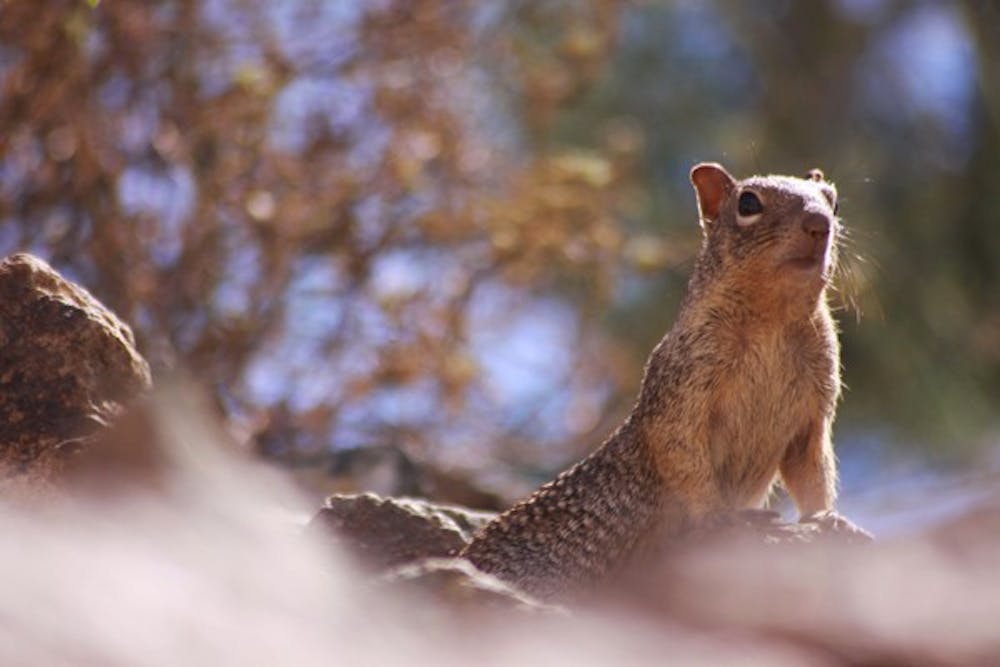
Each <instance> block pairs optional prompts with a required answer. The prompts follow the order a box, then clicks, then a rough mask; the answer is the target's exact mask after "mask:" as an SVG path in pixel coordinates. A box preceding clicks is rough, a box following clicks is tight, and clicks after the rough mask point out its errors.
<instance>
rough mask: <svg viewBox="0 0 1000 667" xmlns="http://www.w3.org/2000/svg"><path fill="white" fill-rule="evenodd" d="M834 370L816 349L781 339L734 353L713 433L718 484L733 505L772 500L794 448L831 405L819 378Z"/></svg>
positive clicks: (723, 375)
mask: <svg viewBox="0 0 1000 667" xmlns="http://www.w3.org/2000/svg"><path fill="white" fill-rule="evenodd" d="M835 363H836V362H835V360H830V359H825V358H824V355H823V353H822V350H820V349H818V348H816V347H815V346H810V345H803V342H802V341H801V340H797V339H795V338H788V337H782V336H778V335H774V336H771V337H768V338H763V337H762V338H759V339H750V340H745V341H740V344H739V345H734V347H733V349H731V350H730V351H729V353H728V355H727V363H726V364H725V365H724V366H723V367H722V370H721V372H720V374H719V376H718V377H717V378H716V382H715V390H714V392H713V394H714V395H713V397H712V399H713V400H712V401H711V403H710V404H711V406H712V407H711V409H710V411H709V414H708V416H707V424H706V428H707V431H708V446H709V453H710V456H711V458H712V466H713V469H714V470H715V474H716V478H717V480H718V481H719V483H720V484H721V486H722V491H723V495H724V496H726V497H727V498H728V499H729V500H730V501H731V503H732V504H734V505H745V504H748V503H750V504H753V503H756V502H757V501H758V500H760V499H762V496H763V495H765V494H766V493H767V490H768V489H769V488H770V485H771V482H772V480H773V479H774V477H775V474H776V473H777V470H778V465H779V463H780V461H781V458H782V456H783V455H784V452H785V449H786V448H787V446H788V444H789V443H790V442H791V441H792V440H793V439H794V438H795V436H796V435H797V434H799V433H801V432H802V430H803V429H805V428H806V427H807V426H808V425H809V424H810V423H811V422H812V421H813V420H815V419H817V418H819V417H820V415H821V413H822V411H823V406H824V405H826V404H827V403H828V397H827V396H825V395H824V394H825V392H824V391H823V389H822V388H823V386H824V383H823V382H822V381H819V380H820V377H819V376H820V374H827V375H828V374H829V373H831V364H834V365H835Z"/></svg>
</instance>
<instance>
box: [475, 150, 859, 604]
mask: <svg viewBox="0 0 1000 667" xmlns="http://www.w3.org/2000/svg"><path fill="white" fill-rule="evenodd" d="M690 178H691V183H692V185H693V186H694V190H695V194H696V198H697V203H698V212H699V219H700V224H701V228H702V245H701V250H700V252H699V254H698V257H697V260H696V262H695V267H694V272H693V275H692V277H691V280H690V282H689V284H688V290H687V294H686V296H685V298H684V300H683V301H682V303H681V307H680V311H679V313H678V316H677V319H676V322H675V324H674V326H673V328H672V329H671V330H670V331H669V332H668V333H667V334H666V336H664V338H663V339H662V340H661V341H660V343H659V344H658V345H657V346H656V348H655V349H654V350H653V352H652V354H651V355H650V357H649V360H648V361H647V363H646V367H645V371H644V375H643V380H642V385H641V388H640V391H639V396H638V399H637V400H636V403H635V406H634V407H633V409H632V411H631V413H630V414H629V416H628V417H627V418H626V419H625V421H624V423H623V424H622V425H621V426H620V427H619V428H618V429H617V430H616V431H615V432H614V433H613V434H612V435H611V436H610V437H609V438H608V439H607V440H606V441H605V442H604V444H602V445H601V447H599V448H598V449H597V450H596V451H594V452H593V453H592V454H591V455H590V456H588V457H587V458H585V459H584V460H583V461H581V462H579V463H578V464H576V465H575V466H573V467H572V468H570V469H569V470H567V471H565V472H563V473H562V474H560V475H559V476H558V477H557V478H556V479H555V480H554V481H552V482H549V483H548V484H545V485H544V486H542V487H541V488H540V489H538V490H537V491H536V492H535V493H534V494H533V495H531V496H530V497H529V498H527V499H526V500H523V501H521V502H520V503H518V504H517V505H515V506H514V507H512V508H511V509H509V510H507V511H506V512H504V513H503V514H501V515H500V516H498V517H497V518H496V519H494V520H493V521H491V522H490V523H489V524H487V525H486V526H485V527H484V528H483V529H482V530H481V531H480V532H479V533H478V534H477V535H476V536H475V537H474V538H473V540H472V541H471V542H470V543H469V544H468V545H467V546H466V547H465V548H464V549H463V550H462V551H461V553H460V556H462V557H464V558H466V559H468V560H469V561H471V562H472V563H473V564H474V565H475V566H477V567H478V568H479V569H480V570H483V571H485V572H488V573H490V574H493V575H494V576H497V577H498V578H500V579H503V580H505V581H508V582H509V583H512V584H514V585H515V586H518V587H519V588H521V589H523V590H525V591H526V592H528V593H531V594H534V595H536V596H537V597H540V598H543V599H544V598H553V597H561V596H564V595H567V594H570V593H572V592H574V591H576V590H579V589H583V588H590V587H594V586H596V585H597V584H599V583H601V582H603V581H605V580H607V579H608V578H609V577H610V576H611V575H612V574H613V573H615V572H616V571H619V570H621V569H622V568H623V567H624V566H625V565H627V564H629V563H634V562H635V561H636V560H637V559H638V558H640V557H641V556H642V555H649V554H651V553H652V552H653V550H655V548H657V547H658V546H660V545H662V544H663V543H664V541H665V540H666V539H669V538H670V537H676V536H678V535H680V534H682V533H683V532H684V531H685V530H687V529H689V528H691V527H693V526H695V525H699V524H703V523H711V522H713V521H719V522H721V523H726V522H727V519H726V517H732V516H733V513H734V512H739V511H744V510H752V509H754V508H760V507H762V506H763V504H764V503H765V502H766V500H767V498H768V497H769V495H770V494H771V491H772V488H773V487H774V485H775V483H776V482H777V481H778V479H779V478H780V480H781V482H782V483H783V485H784V487H785V489H786V490H787V491H788V494H789V495H790V496H791V498H792V500H793V501H794V502H795V504H796V506H797V508H798V510H799V512H800V514H801V517H802V518H801V521H804V522H808V521H812V522H817V523H821V524H825V525H827V526H829V527H832V528H833V529H835V530H838V531H845V532H847V533H848V534H849V535H857V536H859V537H860V538H862V539H871V536H870V535H868V533H866V532H865V531H864V530H862V529H860V528H858V527H857V526H855V525H854V524H853V523H851V522H850V521H848V520H847V519H846V518H844V517H842V516H841V515H839V514H837V513H836V512H835V511H834V509H833V508H834V501H835V500H836V495H837V471H836V459H835V457H834V452H833V445H832V440H831V427H832V424H833V419H834V412H835V409H836V405H837V402H838V399H839V396H840V360H839V354H840V353H839V342H838V339H837V328H836V325H835V324H834V320H833V317H832V315H831V313H830V308H829V306H828V304H827V298H826V288H827V286H828V285H829V283H830V281H831V279H832V276H833V273H834V271H835V269H836V265H837V239H838V236H839V235H840V234H841V222H840V219H839V218H838V217H837V214H838V206H837V190H836V188H835V187H834V185H833V184H832V183H830V182H827V181H826V180H825V177H824V176H823V172H822V171H820V170H819V169H813V170H811V171H809V173H808V174H807V175H806V177H805V178H795V177H791V176H754V177H751V178H747V179H745V180H742V181H737V180H736V179H734V178H733V177H732V176H731V175H730V174H729V172H727V171H726V170H725V169H724V168H723V167H722V166H721V165H719V164H716V163H701V164H698V165H696V166H695V167H694V168H693V169H692V170H691V174H690Z"/></svg>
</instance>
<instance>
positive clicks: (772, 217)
mask: <svg viewBox="0 0 1000 667" xmlns="http://www.w3.org/2000/svg"><path fill="white" fill-rule="evenodd" d="M691 183H692V184H693V185H694V189H695V192H696V193H697V195H698V213H699V217H700V220H701V227H702V230H703V231H704V234H705V250H704V252H705V253H707V254H708V255H709V257H710V258H711V263H712V264H713V265H714V268H715V269H716V270H717V271H720V272H722V273H729V272H731V271H735V272H738V273H739V274H741V275H742V276H744V277H746V276H747V275H751V276H753V277H754V278H755V279H759V281H760V282H759V285H760V287H761V288H762V289H764V288H766V287H767V286H772V285H781V286H784V287H783V289H788V288H789V287H791V288H792V289H794V286H800V287H801V288H802V289H804V290H807V291H810V292H813V291H815V292H817V293H818V292H819V291H821V290H822V288H823V287H824V286H825V285H826V283H827V282H828V281H829V279H830V277H831V276H832V274H833V271H834V269H835V264H836V260H837V258H836V240H837V236H838V234H839V232H840V222H839V220H838V218H837V190H836V188H834V186H833V184H832V183H827V182H826V180H825V179H824V178H823V172H821V171H820V170H819V169H813V170H811V171H810V172H809V173H808V174H807V175H806V177H805V178H795V177H792V176H753V177H751V178H747V179H744V180H742V181H737V180H736V179H734V178H733V177H732V176H730V175H729V172H727V171H726V170H725V169H724V168H723V167H722V166H721V165H718V164H715V163H702V164H699V165H696V166H695V167H694V168H693V169H692V170H691Z"/></svg>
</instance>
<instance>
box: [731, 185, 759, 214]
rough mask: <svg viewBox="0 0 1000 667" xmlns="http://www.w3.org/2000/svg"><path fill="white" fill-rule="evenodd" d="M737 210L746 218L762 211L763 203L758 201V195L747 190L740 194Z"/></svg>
mask: <svg viewBox="0 0 1000 667" xmlns="http://www.w3.org/2000/svg"><path fill="white" fill-rule="evenodd" d="M737 211H739V214H740V215H741V216H742V217H744V218H748V217H751V216H754V215H758V214H760V213H763V212H764V205H763V204H761V203H760V197H758V196H757V195H755V194H754V193H752V192H750V191H749V190H747V191H746V192H744V193H743V194H741V195H740V202H739V206H738V207H737Z"/></svg>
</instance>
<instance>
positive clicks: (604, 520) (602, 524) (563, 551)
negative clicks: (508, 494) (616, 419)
mask: <svg viewBox="0 0 1000 667" xmlns="http://www.w3.org/2000/svg"><path fill="white" fill-rule="evenodd" d="M661 486H662V485H661V483H660V480H659V476H658V475H657V473H656V467H655V465H654V463H653V461H652V458H651V456H650V452H649V449H648V448H647V447H646V446H645V444H644V443H643V442H642V439H641V436H640V435H639V434H638V433H636V432H635V431H634V429H633V428H632V427H631V425H630V424H628V423H626V424H624V425H623V426H622V427H621V428H620V429H619V430H618V431H617V432H616V433H615V434H614V435H612V436H611V437H610V438H609V439H608V440H607V442H605V443H604V445H602V446H601V447H600V448H599V449H598V450H596V451H595V452H593V453H592V454H591V455H590V456H588V457H587V458H585V459H584V460H583V461H580V462H579V463H578V464H576V465H575V466H573V467H572V468H570V469H569V470H567V471H565V472H564V473H562V474H561V475H559V477H557V478H556V479H555V480H553V481H552V482H549V483H548V484H545V485H544V486H542V487H541V488H539V489H538V490H537V491H535V493H534V494H533V495H531V496H530V497H529V498H528V499H527V500H524V501H522V502H520V503H518V504H517V505H515V506H514V507H512V508H510V509H509V510H507V511H506V512H504V513H503V514H501V515H500V516H499V517H498V518H497V519H495V520H494V521H492V522H491V523H490V524H488V525H487V526H486V528H485V529H484V530H483V532H482V533H480V534H479V535H478V536H477V537H476V539H475V540H473V542H472V543H471V544H469V546H468V547H466V549H465V550H464V551H463V552H462V556H464V557H465V558H468V559H469V560H470V561H472V563H473V564H475V565H476V566H477V567H478V568H479V569H481V570H483V571H484V572H489V573H491V574H494V575H496V576H498V577H500V578H501V579H504V580H505V581H509V582H511V583H513V584H515V585H517V586H518V587H520V588H521V589H523V590H525V591H527V592H529V593H532V594H534V595H538V596H539V597H543V598H550V597H555V596H558V595H560V594H562V593H563V592H565V591H566V590H567V589H570V588H575V587H578V586H579V585H580V583H581V582H587V581H590V582H597V581H600V580H601V579H603V578H604V577H606V576H607V575H608V574H609V573H610V572H611V571H613V570H615V569H618V568H620V567H621V566H623V565H624V564H625V562H627V561H628V560H629V558H630V556H631V554H634V553H635V552H636V551H637V550H639V547H640V546H641V545H640V544H639V542H640V540H642V539H643V538H644V537H647V536H649V535H651V534H655V533H656V524H657V523H658V522H660V521H661V517H662V515H663V511H662V503H661V498H660V496H661Z"/></svg>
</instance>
